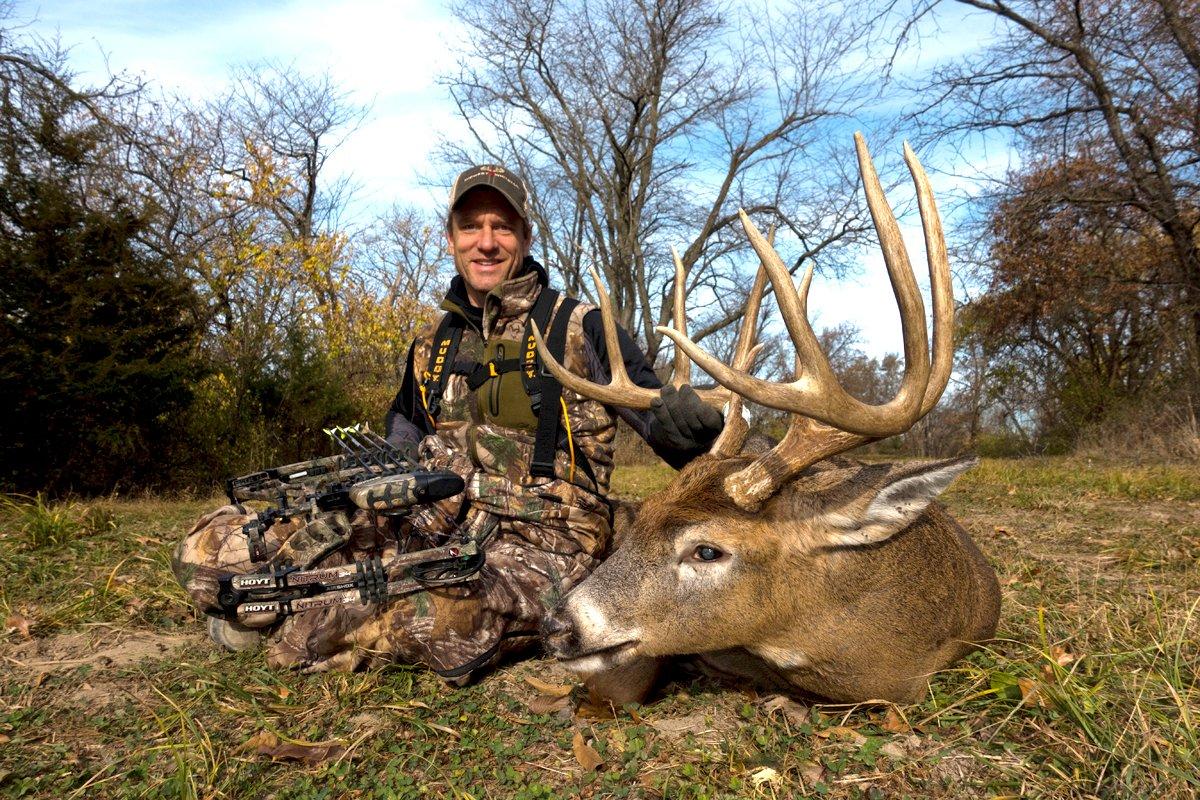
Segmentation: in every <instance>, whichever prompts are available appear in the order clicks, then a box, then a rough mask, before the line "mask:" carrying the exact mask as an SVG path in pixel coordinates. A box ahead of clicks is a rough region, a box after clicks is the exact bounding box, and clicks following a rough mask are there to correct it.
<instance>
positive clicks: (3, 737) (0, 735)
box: [0, 733, 12, 744]
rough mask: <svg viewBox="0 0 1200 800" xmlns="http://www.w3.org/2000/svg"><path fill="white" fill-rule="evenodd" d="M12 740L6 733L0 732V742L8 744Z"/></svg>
mask: <svg viewBox="0 0 1200 800" xmlns="http://www.w3.org/2000/svg"><path fill="white" fill-rule="evenodd" d="M11 741H12V737H11V736H9V735H8V734H6V733H0V744H8V743H9V742H11Z"/></svg>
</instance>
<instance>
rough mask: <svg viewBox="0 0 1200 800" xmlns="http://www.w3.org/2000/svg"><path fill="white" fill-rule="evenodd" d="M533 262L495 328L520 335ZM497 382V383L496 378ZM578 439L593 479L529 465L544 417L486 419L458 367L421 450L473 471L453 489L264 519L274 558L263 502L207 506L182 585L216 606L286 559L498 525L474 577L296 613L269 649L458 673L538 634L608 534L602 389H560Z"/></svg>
mask: <svg viewBox="0 0 1200 800" xmlns="http://www.w3.org/2000/svg"><path fill="white" fill-rule="evenodd" d="M540 290H541V287H540V285H539V284H538V281H537V276H536V274H534V273H532V272H530V273H527V274H525V275H523V276H520V277H518V278H515V279H513V280H511V281H508V282H506V283H504V284H502V285H501V286H499V287H497V288H496V289H494V290H493V291H492V293H491V294H490V295H489V296H488V298H487V304H486V306H485V308H484V315H483V319H484V330H485V331H486V332H487V336H488V337H489V338H490V337H500V338H504V339H515V340H520V339H521V338H522V336H523V332H524V327H525V320H526V317H527V315H528V312H529V311H530V309H531V308H532V306H533V303H534V301H535V300H536V298H537V295H538V293H539V292H540ZM588 310H590V307H589V306H585V305H582V304H581V305H580V306H579V307H577V308H576V309H575V311H574V313H573V314H572V317H571V320H570V324H569V327H568V331H567V348H566V353H565V356H564V361H565V363H566V366H567V367H568V368H569V369H571V370H573V371H575V372H578V373H580V374H582V375H585V376H588V377H591V376H590V375H589V373H588V370H587V368H586V366H585V365H586V363H587V362H586V357H585V355H584V350H583V348H584V334H583V325H582V320H583V315H584V314H586V313H587V311H588ZM432 336H433V327H432V326H431V327H430V328H429V329H428V330H426V331H425V332H424V334H423V335H422V336H421V337H419V338H418V341H417V345H416V348H415V355H414V369H416V370H418V371H419V374H420V372H423V371H424V369H425V367H426V365H427V364H428V360H429V353H430V352H431V350H432ZM484 346H485V341H484V338H483V337H482V336H481V335H480V334H479V332H476V331H473V330H471V329H470V328H468V330H466V331H465V332H464V333H463V337H462V343H461V345H460V348H459V357H460V358H464V357H474V358H478V357H479V355H480V354H481V353H482V352H483V349H484ZM485 389H486V387H485ZM563 399H564V401H565V404H566V409H567V417H568V419H569V421H570V427H571V433H572V437H573V439H574V442H575V444H576V446H577V447H578V448H579V449H580V450H581V451H582V452H583V453H584V454H585V455H586V456H587V458H588V460H589V462H590V465H591V467H592V474H593V475H594V476H595V481H593V480H592V478H591V477H589V476H588V475H587V473H586V471H585V470H584V469H583V468H582V467H581V466H580V465H576V467H575V469H574V471H572V469H571V464H570V459H569V456H568V454H567V453H565V452H563V451H561V450H560V451H559V452H558V454H557V460H556V477H554V478H532V477H531V476H530V475H529V463H530V460H531V457H532V452H533V442H534V431H533V430H531V429H530V430H526V429H523V428H510V427H503V426H499V425H496V424H492V423H488V422H487V421H486V420H485V418H484V417H483V415H482V413H481V411H480V404H479V403H478V402H476V398H475V397H474V396H473V393H472V392H471V391H470V389H469V388H468V386H467V383H466V378H465V377H464V376H461V375H451V376H450V378H449V380H448V382H447V386H446V391H445V393H444V394H443V397H442V405H441V410H440V413H439V416H438V420H437V432H436V434H434V435H433V436H428V437H426V438H425V440H424V441H423V442H422V443H421V446H420V455H421V461H422V463H424V464H425V465H426V466H428V467H430V468H432V469H448V470H451V471H453V472H455V473H456V474H458V475H460V476H462V477H463V479H464V480H465V481H466V489H465V490H464V491H463V492H462V493H460V494H459V495H456V496H455V497H451V498H447V499H445V500H441V501H438V502H436V503H430V504H428V505H424V506H418V507H415V508H413V509H412V510H411V511H410V512H409V513H408V514H406V515H405V516H403V517H384V516H378V515H373V514H370V513H368V512H366V511H358V512H356V513H355V514H354V515H353V516H350V517H347V516H346V515H345V514H322V515H318V516H317V518H316V519H314V520H313V521H312V522H310V523H308V524H307V525H306V524H302V523H301V522H298V521H293V522H289V523H282V522H279V523H276V524H275V525H273V526H272V527H271V528H270V529H269V530H267V531H266V533H265V538H266V547H267V552H268V553H269V554H270V561H269V562H268V563H267V564H265V565H262V564H251V563H250V560H249V552H248V549H247V544H246V537H245V536H244V535H242V533H241V527H242V525H244V524H245V523H246V522H247V521H249V520H250V519H251V518H252V516H251V514H248V513H246V512H245V511H244V510H243V509H240V508H238V507H236V506H224V507H222V508H220V509H217V510H216V511H214V512H212V513H210V514H208V515H206V516H205V517H203V518H202V519H201V520H200V521H199V522H198V523H197V524H196V525H195V527H193V529H192V531H191V532H190V533H189V534H188V536H187V537H186V538H185V539H184V541H183V542H181V543H180V545H179V546H178V547H177V548H176V551H175V556H174V559H173V565H174V569H175V574H176V576H177V578H178V579H179V582H180V584H181V585H183V586H184V588H185V589H186V590H187V592H188V594H189V595H190V596H191V598H192V599H193V601H194V602H195V603H196V604H197V606H198V607H200V608H201V609H203V610H211V609H214V608H216V607H217V602H216V592H217V579H218V578H219V577H220V576H222V575H224V574H229V573H238V574H244V573H247V572H260V571H266V570H267V569H270V568H272V567H275V566H284V565H296V566H301V567H307V566H312V565H314V564H317V563H319V565H320V566H335V565H339V564H348V563H352V562H354V561H358V560H363V559H366V558H370V557H375V556H378V557H380V558H382V559H383V561H384V563H385V565H386V563H387V562H388V560H389V559H390V558H391V557H393V556H394V555H395V554H396V553H399V552H412V551H415V550H420V549H425V548H428V547H433V546H437V545H440V544H443V543H444V542H445V541H446V540H447V538H448V537H449V536H450V535H451V534H452V533H453V532H454V531H455V530H457V529H458V528H459V527H460V526H464V525H465V526H467V528H468V529H479V528H489V529H492V530H493V532H492V533H491V535H490V537H489V538H488V540H487V541H486V543H485V544H484V551H485V553H486V558H487V560H486V563H485V565H484V567H483V568H482V569H481V570H480V572H479V573H478V575H477V576H476V577H475V578H474V579H473V580H471V581H468V582H466V583H461V584H455V585H451V586H445V587H439V588H431V589H427V590H424V591H420V592H415V593H412V594H409V595H405V596H402V597H399V598H393V599H390V600H389V601H387V602H385V603H382V604H370V605H354V606H337V607H332V608H326V609H320V610H316V611H309V612H305V613H301V614H296V615H293V616H291V617H288V618H287V619H285V620H283V621H282V622H279V623H277V624H274V625H272V626H271V628H270V630H269V633H270V636H269V638H268V640H267V658H268V662H269V663H270V664H271V665H273V666H276V667H295V668H302V669H306V670H312V671H323V670H330V669H338V670H351V669H356V668H359V667H363V666H371V665H376V664H384V663H389V662H402V663H410V664H424V665H427V666H429V667H430V668H432V669H434V670H435V671H437V672H438V674H440V675H441V676H442V677H443V678H445V679H446V680H448V681H451V682H453V683H462V682H465V681H466V680H468V679H469V677H470V676H471V674H472V673H473V672H476V671H477V670H479V669H481V668H483V667H484V666H486V665H488V664H490V663H492V662H493V661H494V660H495V659H497V658H499V657H500V656H502V655H504V654H506V653H510V652H514V651H516V650H520V649H523V648H526V647H528V646H530V645H532V644H535V643H536V642H537V637H538V627H539V625H540V624H541V620H542V617H543V615H544V614H545V612H546V611H547V610H549V609H550V608H552V607H553V606H554V605H555V604H557V602H558V600H559V598H560V597H561V596H562V595H563V594H564V593H566V592H567V591H568V590H569V589H570V588H571V587H573V586H574V585H575V584H577V583H579V582H580V581H582V580H583V579H584V578H585V577H587V575H588V574H589V573H590V572H591V571H592V569H594V568H595V566H596V565H597V564H598V563H599V559H600V558H601V557H602V556H603V554H604V553H605V551H606V548H607V546H608V542H609V538H610V536H611V510H610V507H609V505H608V503H607V502H606V500H605V499H604V495H606V494H607V492H608V482H609V476H610V474H611V471H612V442H613V438H614V436H615V433H616V422H615V420H614V419H613V417H611V416H610V415H609V413H608V411H607V410H606V409H605V408H604V406H603V405H602V404H600V403H597V402H595V401H591V400H586V399H584V398H581V397H579V396H578V395H576V394H574V393H573V392H570V391H568V390H565V389H564V391H563Z"/></svg>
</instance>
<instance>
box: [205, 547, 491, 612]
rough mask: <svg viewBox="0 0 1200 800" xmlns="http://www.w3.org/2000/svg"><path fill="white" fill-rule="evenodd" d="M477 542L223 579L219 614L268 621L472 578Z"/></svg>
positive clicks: (479, 557)
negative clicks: (383, 558)
mask: <svg viewBox="0 0 1200 800" xmlns="http://www.w3.org/2000/svg"><path fill="white" fill-rule="evenodd" d="M483 563H484V554H483V551H482V550H480V549H479V547H478V546H477V545H476V544H475V543H474V542H464V543H462V544H455V545H444V546H442V547H435V548H431V549H429V550H420V551H418V552H415V553H405V554H402V555H399V556H397V557H396V558H395V559H393V560H392V561H391V562H389V563H388V565H387V567H386V568H385V567H384V566H383V563H382V561H381V560H380V559H378V558H373V559H370V560H368V561H357V562H355V563H353V564H347V565H345V566H338V567H325V568H322V569H312V570H293V569H281V570H275V571H273V572H263V573H256V574H251V575H226V576H224V577H222V578H220V579H219V585H220V590H219V592H218V594H217V602H218V603H219V604H220V608H219V609H218V610H216V613H217V615H218V616H221V617H223V618H225V619H230V620H236V621H238V622H240V623H242V624H243V625H247V626H249V627H265V626H267V625H271V624H273V623H274V622H276V621H278V620H279V619H281V618H283V617H285V616H288V615H289V614H297V613H299V612H301V611H309V610H311V609H314V608H327V607H329V606H335V605H351V604H354V603H360V604H363V605H366V604H368V603H380V602H383V601H384V600H386V599H387V598H389V597H397V596H399V595H403V594H408V593H409V592H414V591H417V590H420V589H424V588H428V587H430V586H443V585H448V584H452V583H461V582H463V581H467V580H470V579H472V578H473V577H474V576H475V574H476V573H477V572H478V571H479V569H480V568H481V567H482V566H483Z"/></svg>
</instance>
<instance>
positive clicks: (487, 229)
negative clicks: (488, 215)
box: [478, 225, 496, 250]
mask: <svg viewBox="0 0 1200 800" xmlns="http://www.w3.org/2000/svg"><path fill="white" fill-rule="evenodd" d="M478 247H479V249H480V250H495V249H496V233H495V231H493V230H492V226H491V225H484V226H483V227H482V228H480V229H479V242H478Z"/></svg>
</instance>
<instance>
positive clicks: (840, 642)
mask: <svg viewBox="0 0 1200 800" xmlns="http://www.w3.org/2000/svg"><path fill="white" fill-rule="evenodd" d="M748 460H749V459H748V457H736V458H716V457H713V456H706V457H703V458H700V459H697V460H696V461H695V462H693V463H692V464H690V465H688V467H686V468H685V469H684V470H683V472H681V473H680V474H679V476H678V477H677V478H676V480H675V481H674V482H673V483H672V484H671V485H670V486H669V487H668V488H667V489H666V490H665V491H664V492H662V493H661V494H659V495H657V496H654V497H651V498H650V499H648V500H647V501H646V502H645V503H644V504H643V505H642V507H641V510H640V512H639V514H638V516H637V518H636V520H635V521H634V523H633V525H632V528H631V529H630V530H629V531H628V532H627V534H626V535H625V537H624V541H623V542H622V543H621V545H620V547H618V548H617V550H616V552H614V553H613V554H612V556H610V557H609V558H608V559H607V560H606V561H605V562H604V563H603V564H602V565H601V566H600V567H599V568H598V569H597V570H596V572H595V573H594V574H593V575H592V576H591V577H590V578H588V579H587V580H586V581H585V582H584V583H583V584H581V585H580V586H579V587H578V588H577V589H576V590H575V591H574V592H572V593H571V594H570V595H568V597H567V598H566V600H565V601H564V603H563V604H562V605H560V607H559V608H558V609H556V610H555V612H554V613H553V614H552V615H551V616H550V618H549V619H548V621H547V625H546V641H547V643H548V645H549V647H550V649H551V651H552V652H553V653H554V654H555V655H557V656H558V657H559V658H561V659H564V660H566V661H567V664H568V666H572V667H573V668H576V669H579V670H580V671H582V672H584V673H586V674H589V675H591V677H592V685H593V688H595V689H598V690H599V692H600V693H601V694H604V695H606V696H608V697H610V698H611V699H614V700H616V701H618V702H626V701H630V700H641V699H643V695H644V694H645V693H646V691H647V690H648V689H649V687H650V685H651V683H652V682H653V678H654V674H655V672H656V667H657V666H658V665H659V664H660V663H662V657H664V656H671V655H682V654H695V655H697V656H698V657H699V660H700V661H701V662H702V663H703V664H705V665H706V666H708V667H709V668H711V670H712V671H714V672H717V673H720V674H724V675H736V676H739V677H742V678H748V679H752V680H755V681H757V682H759V683H765V684H768V685H772V686H774V687H776V688H779V687H781V686H783V687H787V688H789V689H791V690H793V691H795V692H797V693H806V694H814V695H818V696H821V697H824V698H828V699H830V700H837V701H843V702H857V701H863V700H870V699H881V700H891V701H897V702H906V701H913V700H916V699H918V698H920V697H921V696H922V695H923V693H924V692H925V689H926V686H927V681H928V677H929V675H930V674H931V673H933V672H936V671H937V670H939V669H944V668H946V667H947V666H949V665H950V664H952V663H953V662H954V661H956V660H958V659H959V658H961V657H962V656H964V655H965V654H966V653H968V652H969V651H970V650H971V649H972V647H973V645H974V643H977V642H981V641H985V640H987V639H989V638H990V637H991V636H992V634H993V632H994V630H995V626H996V620H997V616H998V613H999V598H1000V593H999V588H998V586H997V582H996V577H995V574H994V573H993V571H992V569H991V567H990V566H989V565H988V563H987V561H986V560H985V559H984V557H983V555H982V554H981V553H980V552H979V550H978V548H977V547H976V546H975V544H974V543H973V542H972V541H971V539H970V538H969V537H968V536H967V534H966V532H965V531H963V530H962V528H961V527H960V526H959V525H958V524H957V523H956V522H955V521H954V520H953V519H952V518H951V517H950V516H949V514H947V513H946V512H945V510H944V509H943V508H942V507H941V506H940V505H939V504H938V503H936V502H934V501H933V497H934V496H935V495H936V494H938V493H939V492H940V491H941V489H943V488H945V485H947V484H948V483H949V482H950V480H952V479H953V477H954V476H955V475H957V474H958V473H959V472H961V471H963V470H965V469H966V468H968V467H969V466H971V464H972V463H973V462H971V461H966V460H961V459H959V460H951V461H944V462H924V463H919V464H861V463H858V462H855V461H851V460H849V459H844V458H834V459H829V460H826V461H822V462H819V463H817V464H815V465H813V466H812V467H810V468H808V469H807V470H806V471H804V472H803V473H801V474H800V475H799V476H798V477H797V478H796V479H795V480H794V481H793V482H792V483H790V484H789V485H788V486H786V487H784V488H783V489H781V490H780V491H779V492H778V494H776V495H775V496H773V497H772V498H771V499H770V500H769V501H768V502H767V503H766V504H765V505H764V506H763V508H762V510H761V511H760V512H758V513H754V514H751V513H747V512H745V511H743V510H741V509H739V508H738V506H737V505H736V504H735V503H734V502H733V501H732V500H730V499H729V498H728V497H727V496H726V495H725V494H724V492H723V491H722V486H723V482H724V479H725V477H726V476H728V475H729V474H731V473H732V472H734V471H735V470H737V469H740V468H742V467H744V466H745V465H746V463H747V462H748ZM929 476H932V477H931V478H930V479H929V480H926V478H927V477H929ZM889 492H890V493H889ZM881 498H882V500H883V501H885V502H884V503H883V504H882V505H880V503H878V502H877V501H879V500H880V499H881ZM873 504H874V505H873ZM893 510H895V511H896V513H895V514H892V512H893ZM901 512H903V513H901ZM881 514H883V516H884V519H883V520H882V522H881V521H880V519H879V518H880V515H881ZM888 514H891V515H892V516H891V517H888V516H887V515H888ZM831 537H833V539H832V540H831ZM855 537H861V538H862V539H865V540H869V541H866V542H865V543H861V544H860V543H854V542H853V541H852V542H850V543H847V542H846V539H847V538H849V539H852V540H853V539H855ZM702 545H703V546H711V547H713V548H716V549H718V550H720V551H721V552H722V553H723V554H725V555H724V563H717V564H716V565H713V564H709V563H704V562H695V561H694V560H692V561H689V558H690V556H691V555H692V554H693V553H694V551H695V550H696V548H697V547H698V546H702ZM631 639H633V640H636V641H634V642H633V643H628V642H629V640H631Z"/></svg>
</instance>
